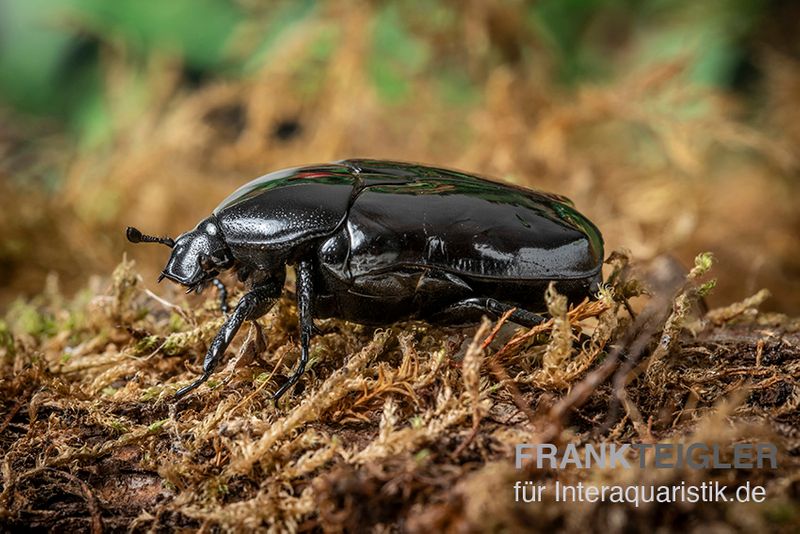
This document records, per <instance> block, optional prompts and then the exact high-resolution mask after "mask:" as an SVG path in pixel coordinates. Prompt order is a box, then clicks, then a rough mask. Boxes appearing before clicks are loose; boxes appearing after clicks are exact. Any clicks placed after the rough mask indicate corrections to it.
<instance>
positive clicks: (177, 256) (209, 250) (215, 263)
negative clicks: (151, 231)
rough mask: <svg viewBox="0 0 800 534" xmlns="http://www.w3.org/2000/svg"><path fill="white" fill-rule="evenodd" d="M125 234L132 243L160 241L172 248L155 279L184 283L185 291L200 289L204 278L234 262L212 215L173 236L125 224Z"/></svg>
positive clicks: (212, 275) (205, 280)
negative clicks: (160, 234)
mask: <svg viewBox="0 0 800 534" xmlns="http://www.w3.org/2000/svg"><path fill="white" fill-rule="evenodd" d="M127 236H128V241H130V242H132V243H143V242H148V243H161V244H163V245H167V246H168V247H170V248H172V254H170V257H169V260H168V261H167V265H166V267H164V270H163V271H161V276H160V277H159V278H158V281H159V282H160V281H161V280H162V279H164V278H168V279H170V280H172V281H173V282H177V283H179V284H181V285H183V286H186V287H187V288H188V291H192V290H197V291H200V290H201V289H202V288H203V287H204V286H205V282H208V281H209V280H211V279H212V278H214V277H215V276H217V275H218V274H219V273H220V271H223V270H225V269H227V268H229V267H231V265H232V263H233V258H232V256H231V253H230V250H229V249H228V246H227V245H226V244H225V239H224V238H223V236H222V233H221V231H220V227H219V224H218V223H217V221H216V220H215V219H214V217H213V216H212V217H209V218H208V219H205V220H204V221H202V222H201V223H200V224H198V225H197V226H196V227H195V228H194V230H191V231H189V232H186V233H185V234H181V235H180V236H178V238H177V239H175V240H172V239H171V238H169V237H152V236H148V235H144V234H142V233H141V232H140V231H139V230H137V229H136V228H133V227H128V230H127Z"/></svg>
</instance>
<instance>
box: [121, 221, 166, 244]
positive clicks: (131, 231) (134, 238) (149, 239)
mask: <svg viewBox="0 0 800 534" xmlns="http://www.w3.org/2000/svg"><path fill="white" fill-rule="evenodd" d="M125 236H126V237H127V238H128V241H130V242H131V243H161V244H162V245H167V246H168V247H169V248H172V247H174V246H175V241H173V239H172V238H171V237H153V236H151V235H147V234H143V233H142V232H140V231H139V230H137V229H136V228H134V227H133V226H129V227H128V229H127V230H125Z"/></svg>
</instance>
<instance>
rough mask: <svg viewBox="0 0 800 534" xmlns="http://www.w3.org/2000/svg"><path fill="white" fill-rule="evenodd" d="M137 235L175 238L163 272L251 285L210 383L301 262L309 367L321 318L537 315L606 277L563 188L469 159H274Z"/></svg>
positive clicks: (596, 238)
mask: <svg viewBox="0 0 800 534" xmlns="http://www.w3.org/2000/svg"><path fill="white" fill-rule="evenodd" d="M127 237H128V240H129V241H131V242H134V243H138V242H142V241H148V242H157V243H163V244H165V245H168V246H169V247H172V254H171V255H170V258H169V261H168V262H167V266H166V267H165V268H164V270H163V272H162V274H161V277H159V281H160V280H161V279H163V278H164V277H166V278H169V279H170V280H172V281H174V282H177V283H179V284H182V285H184V286H186V287H188V290H187V291H192V290H197V291H198V292H199V291H201V290H202V289H203V288H204V287H206V286H207V285H208V284H209V283H214V284H215V285H217V287H219V288H220V289H221V294H222V301H223V312H224V311H225V307H224V302H225V291H224V286H223V285H222V284H221V283H220V282H219V280H217V279H216V276H217V275H218V274H219V273H220V272H222V271H224V270H226V269H234V270H235V271H236V273H237V275H238V278H239V280H240V281H243V282H245V284H246V289H247V292H246V293H245V295H244V296H243V297H242V298H241V300H240V301H239V303H238V304H237V305H236V308H235V309H234V310H233V312H232V313H231V314H230V315H229V316H228V318H227V320H226V321H225V324H224V325H223V326H222V328H221V329H220V331H219V332H218V333H217V335H216V336H215V337H214V340H213V341H212V342H211V346H210V347H209V349H208V353H207V354H206V357H205V361H204V363H203V375H202V376H201V377H200V378H198V379H197V380H195V381H194V382H193V383H191V384H190V385H188V386H186V387H184V388H182V389H180V390H179V391H178V392H177V393H176V396H177V397H181V396H183V395H185V394H186V393H188V392H189V391H191V390H193V389H194V388H196V387H197V386H199V385H200V384H202V383H203V382H205V381H206V380H207V379H208V377H209V376H210V375H211V373H212V372H213V371H214V367H215V366H216V365H217V362H218V361H219V360H220V358H221V357H222V355H223V353H224V352H225V349H226V348H227V347H228V344H229V343H230V342H231V340H232V339H233V337H234V335H235V334H236V332H237V330H239V327H240V326H241V325H242V323H243V322H244V321H245V320H255V319H256V318H258V317H260V316H262V315H264V314H265V313H267V311H269V309H270V308H271V307H272V306H273V304H274V303H275V302H276V300H277V299H278V297H279V296H280V294H281V291H282V290H283V285H284V279H285V275H286V265H289V264H291V265H294V268H295V272H296V278H297V307H298V313H299V320H300V343H301V357H300V362H299V365H298V366H297V370H296V371H295V372H294V373H293V374H292V376H291V377H290V378H289V380H288V381H287V382H286V383H285V384H283V386H281V387H280V388H279V389H278V391H277V392H276V393H275V394H274V398H275V399H276V400H277V399H278V398H279V397H280V396H281V395H283V393H285V392H286V390H288V389H289V388H290V387H291V386H292V385H293V384H295V383H296V382H297V381H298V380H299V379H300V376H301V375H302V374H303V371H304V370H305V366H306V362H307V361H308V348H309V342H310V340H311V336H312V335H313V334H314V333H315V331H316V329H315V327H314V322H313V319H314V318H315V317H320V318H323V317H339V318H341V319H346V320H348V321H353V322H357V323H362V324H369V325H381V324H388V323H392V322H395V321H399V320H402V319H414V318H416V319H425V320H428V321H431V322H440V323H449V324H455V323H466V322H471V321H475V320H478V319H480V317H481V315H483V314H487V315H489V316H492V317H497V316H498V315H500V314H502V313H504V312H506V311H508V310H510V309H512V308H516V310H515V311H514V312H513V313H512V314H511V315H510V319H511V320H512V321H514V322H516V323H518V324H520V325H523V326H532V325H535V324H537V323H539V322H541V321H542V317H541V316H539V315H537V314H535V313H532V312H531V311H528V310H542V309H544V293H545V289H546V287H547V285H548V284H549V283H550V282H551V281H554V282H555V283H556V288H557V289H558V291H559V292H561V293H562V294H566V295H567V297H569V299H570V300H571V301H573V302H574V301H578V300H581V299H583V298H584V297H586V296H591V295H592V294H593V293H594V292H595V291H596V290H597V287H598V283H599V282H600V281H601V272H600V271H601V267H602V262H603V239H602V236H601V234H600V232H599V231H598V229H597V227H595V226H594V224H592V223H591V222H590V221H589V220H588V219H587V218H586V217H584V216H583V215H581V214H580V213H578V212H577V211H576V210H575V209H574V208H573V207H572V203H571V202H570V201H569V200H568V199H567V198H565V197H562V196H558V195H553V194H549V193H541V192H537V191H531V190H528V189H524V188H521V187H516V186H512V185H507V184H502V183H498V182H493V181H489V180H486V179H484V178H479V177H477V176H473V175H469V174H465V173H463V172H458V171H453V170H447V169H441V168H435V167H428V166H423V165H416V164H411V163H398V162H392V161H380V160H346V161H340V162H336V163H331V164H325V165H313V166H308V167H296V168H292V169H286V170H282V171H278V172H274V173H271V174H268V175H266V176H263V177H261V178H257V179H256V180H253V181H252V182H250V183H248V184H246V185H244V186H243V187H241V188H239V189H238V190H237V191H236V192H234V193H233V194H232V195H231V196H229V197H228V198H226V199H225V200H224V201H223V202H222V203H221V204H220V205H219V206H218V207H217V209H215V210H214V212H213V214H212V215H211V216H210V217H208V218H207V219H205V220H203V221H202V222H200V224H198V225H197V226H196V227H195V228H194V229H193V230H191V231H189V232H186V233H185V234H182V235H181V236H180V237H178V238H177V239H175V240H174V241H173V240H172V239H170V238H162V237H151V236H146V235H142V233H141V232H139V231H138V230H136V229H135V228H131V227H129V228H128V230H127Z"/></svg>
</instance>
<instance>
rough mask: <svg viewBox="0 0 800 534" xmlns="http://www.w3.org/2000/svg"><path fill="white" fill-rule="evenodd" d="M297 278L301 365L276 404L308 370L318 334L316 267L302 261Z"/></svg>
mask: <svg viewBox="0 0 800 534" xmlns="http://www.w3.org/2000/svg"><path fill="white" fill-rule="evenodd" d="M295 276H296V279H297V288H296V292H297V313H298V315H299V320H300V321H299V322H300V363H299V364H298V365H297V369H296V370H295V371H294V373H292V376H290V377H289V380H287V381H286V383H285V384H283V385H282V386H281V387H280V388H278V391H276V392H275V394H274V395H273V396H272V400H274V401H275V402H277V401H278V399H280V398H281V396H282V395H283V394H284V393H286V391H287V390H288V389H289V388H290V387H292V386H293V385H295V384H296V383H297V381H298V380H300V377H301V376H303V373H304V372H305V370H306V364H308V352H309V345H310V343H311V337H312V336H313V335H314V334H315V333H317V328H316V326H314V307H313V306H314V282H313V280H314V265H313V264H312V263H311V261H309V260H302V261H300V262H299V263H298V264H297V266H296V267H295Z"/></svg>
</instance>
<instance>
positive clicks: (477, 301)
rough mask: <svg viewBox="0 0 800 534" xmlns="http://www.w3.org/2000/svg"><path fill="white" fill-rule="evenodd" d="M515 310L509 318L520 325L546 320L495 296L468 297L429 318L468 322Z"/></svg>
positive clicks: (438, 321)
mask: <svg viewBox="0 0 800 534" xmlns="http://www.w3.org/2000/svg"><path fill="white" fill-rule="evenodd" d="M509 310H514V311H513V312H512V313H511V315H510V316H509V320H511V321H512V322H515V323H517V324H518V325H520V326H524V327H526V328H531V327H533V326H536V325H537V324H539V323H541V322H543V321H544V320H545V318H544V317H542V316H541V315H539V314H538V313H533V312H531V311H528V310H524V309H521V308H517V307H516V306H512V305H511V304H506V303H505V302H500V301H499V300H495V299H493V298H478V297H473V298H468V299H464V300H460V301H458V302H455V303H453V304H450V305H448V306H446V307H445V308H442V309H440V310H437V311H436V312H434V313H432V314H430V315H429V316H428V320H430V321H431V322H435V323H442V324H466V323H473V322H476V321H480V318H481V316H483V315H488V316H489V317H492V318H493V319H498V318H499V317H500V316H501V315H503V314H504V313H506V312H508V311H509Z"/></svg>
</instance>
